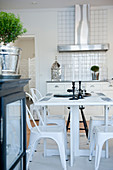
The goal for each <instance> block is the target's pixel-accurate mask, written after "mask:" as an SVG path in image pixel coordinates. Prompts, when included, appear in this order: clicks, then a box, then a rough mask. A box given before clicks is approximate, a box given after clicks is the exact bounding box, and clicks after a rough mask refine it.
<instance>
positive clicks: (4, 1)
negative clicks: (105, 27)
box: [0, 0, 113, 10]
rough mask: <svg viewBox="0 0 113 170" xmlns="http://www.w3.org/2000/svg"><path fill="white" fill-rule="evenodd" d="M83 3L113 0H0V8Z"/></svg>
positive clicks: (95, 4) (108, 3) (50, 6)
mask: <svg viewBox="0 0 113 170" xmlns="http://www.w3.org/2000/svg"><path fill="white" fill-rule="evenodd" d="M85 3H86V4H88V3H89V4H91V6H100V5H101V6H106V5H107V6H112V5H113V0H0V10H8V9H36V8H63V7H69V6H73V5H75V4H85Z"/></svg>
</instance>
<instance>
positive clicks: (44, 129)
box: [31, 125, 64, 133]
mask: <svg viewBox="0 0 113 170" xmlns="http://www.w3.org/2000/svg"><path fill="white" fill-rule="evenodd" d="M38 128H39V130H40V131H41V132H46V133H47V132H49V133H50V132H54V133H58V132H63V131H64V128H63V127H62V126H58V125H55V126H38ZM31 131H32V132H36V133H37V128H36V127H33V128H32V129H31Z"/></svg>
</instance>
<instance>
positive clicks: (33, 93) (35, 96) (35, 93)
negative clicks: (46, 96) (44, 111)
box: [30, 88, 43, 102]
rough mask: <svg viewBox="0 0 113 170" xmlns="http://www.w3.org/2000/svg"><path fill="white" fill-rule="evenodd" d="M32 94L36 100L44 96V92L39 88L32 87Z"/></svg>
mask: <svg viewBox="0 0 113 170" xmlns="http://www.w3.org/2000/svg"><path fill="white" fill-rule="evenodd" d="M30 90H31V95H32V97H33V99H34V100H35V102H37V101H38V100H39V99H40V98H42V97H43V96H42V94H41V93H40V92H39V90H37V89H36V88H31V89H30Z"/></svg>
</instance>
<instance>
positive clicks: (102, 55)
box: [57, 7, 107, 80]
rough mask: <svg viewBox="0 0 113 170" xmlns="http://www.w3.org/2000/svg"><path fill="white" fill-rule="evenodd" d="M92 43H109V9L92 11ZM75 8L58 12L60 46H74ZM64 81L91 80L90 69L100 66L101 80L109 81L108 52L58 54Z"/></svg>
mask: <svg viewBox="0 0 113 170" xmlns="http://www.w3.org/2000/svg"><path fill="white" fill-rule="evenodd" d="M90 14H91V16H90V17H91V18H90V43H91V44H93V43H97V44H100V43H107V9H101V8H99V9H93V8H91V9H90ZM74 21H75V11H74V7H71V8H69V9H68V8H67V9H64V10H60V11H58V28H57V30H58V44H74V43H75V42H74V41H75V40H74V38H75V30H74V29H75V26H74V24H75V22H74ZM58 62H59V63H60V64H61V70H62V80H91V79H92V77H91V71H90V68H91V66H92V65H98V66H99V67H100V70H99V73H100V75H99V77H100V78H99V79H100V80H104V79H107V53H106V52H96V51H95V52H71V53H67V52H63V53H59V54H58Z"/></svg>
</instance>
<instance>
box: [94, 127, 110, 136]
mask: <svg viewBox="0 0 113 170" xmlns="http://www.w3.org/2000/svg"><path fill="white" fill-rule="evenodd" d="M93 132H94V133H104V134H105V135H106V134H108V133H110V134H111V133H112V134H113V126H110V125H109V126H95V127H94V129H93Z"/></svg>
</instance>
